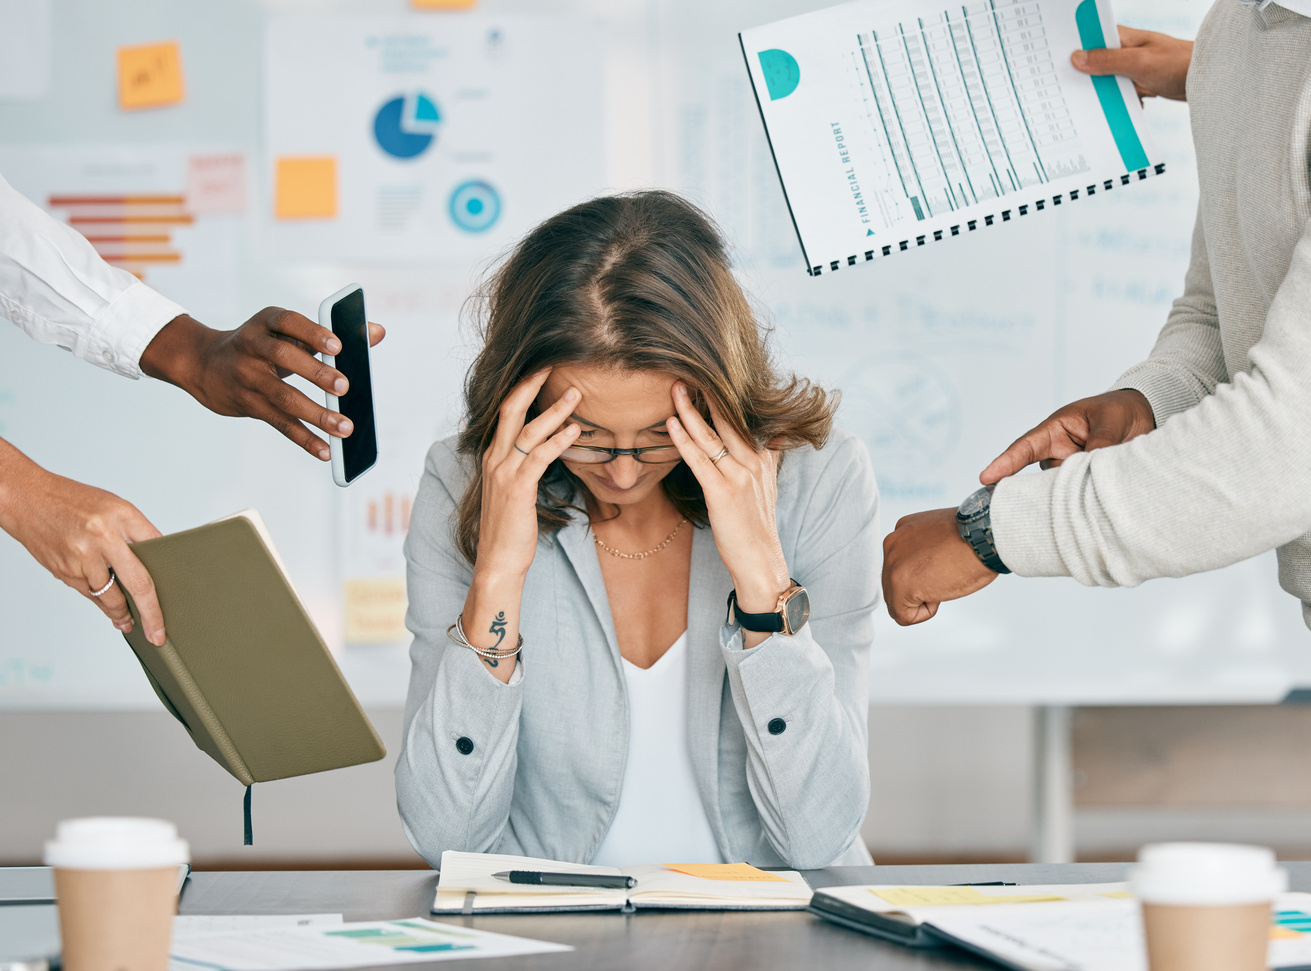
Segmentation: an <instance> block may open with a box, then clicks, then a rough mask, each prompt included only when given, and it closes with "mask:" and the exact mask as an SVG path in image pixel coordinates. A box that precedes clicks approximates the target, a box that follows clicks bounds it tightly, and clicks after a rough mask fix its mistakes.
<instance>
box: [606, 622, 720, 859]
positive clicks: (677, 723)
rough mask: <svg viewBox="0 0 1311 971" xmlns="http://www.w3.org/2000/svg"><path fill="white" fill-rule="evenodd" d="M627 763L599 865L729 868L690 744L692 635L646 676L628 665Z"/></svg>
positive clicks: (645, 671) (678, 644)
mask: <svg viewBox="0 0 1311 971" xmlns="http://www.w3.org/2000/svg"><path fill="white" fill-rule="evenodd" d="M623 665H624V681H625V683H626V684H627V686H628V714H629V727H628V762H627V764H626V765H625V766H624V787H623V790H622V791H621V792H620V795H619V808H618V810H616V811H615V818H614V821H613V822H612V823H611V824H610V830H609V832H607V833H606V834H605V839H604V840H602V841H601V848H600V849H598V850H597V851H596V856H594V857H593V858H592V863H593V865H596V866H628V865H630V864H637V863H723V862H724V858H723V857H722V856H720V854H719V847H718V845H716V843H715V834H714V831H713V830H711V828H710V820H709V819H708V818H706V810H705V807H704V806H703V805H702V804H701V793H700V791H699V790H698V789H697V785H696V775H695V774H694V773H693V771H692V753H691V749H690V748H689V747H688V744H687V742H688V739H687V632H686V631H684V632H683V634H682V636H680V637H679V638H678V640H676V641H674V644H673V646H672V647H670V648H669V650H667V651H666V652H665V653H664V655H663V656H662V657H661V658H660V660H658V661H656V663H655V664H653V665H651V666H650V667H649V668H646V669H645V670H644V669H642V668H639V667H638V666H637V665H636V664H632V663H630V662H629V661H627V660H625V661H624V662H623Z"/></svg>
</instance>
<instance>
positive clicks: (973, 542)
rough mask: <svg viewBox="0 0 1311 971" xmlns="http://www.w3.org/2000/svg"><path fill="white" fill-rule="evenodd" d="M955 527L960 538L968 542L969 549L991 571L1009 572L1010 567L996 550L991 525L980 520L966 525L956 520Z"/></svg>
mask: <svg viewBox="0 0 1311 971" xmlns="http://www.w3.org/2000/svg"><path fill="white" fill-rule="evenodd" d="M957 529H958V531H959V532H960V534H961V539H963V540H965V542H967V543H969V544H970V549H972V550H974V555H975V556H977V557H978V558H979V560H980V562H982V563H983V565H984V566H986V567H987V568H988V569H989V570H991V571H992V572H993V573H1010V572H1011V571H1010V567H1008V566H1007V565H1006V564H1005V563H1003V562H1002V559H1001V554H999V553H998V552H997V544H996V542H995V541H994V540H993V538H992V526H991V525H984V524H983V523H981V522H976V523H972V524H970V525H968V526H967V525H966V524H965V523H961V522H957Z"/></svg>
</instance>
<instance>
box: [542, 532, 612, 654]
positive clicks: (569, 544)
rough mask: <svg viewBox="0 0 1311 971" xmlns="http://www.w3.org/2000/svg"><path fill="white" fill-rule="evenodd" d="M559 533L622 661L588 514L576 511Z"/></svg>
mask: <svg viewBox="0 0 1311 971" xmlns="http://www.w3.org/2000/svg"><path fill="white" fill-rule="evenodd" d="M555 535H556V541H557V542H558V543H559V544H560V549H561V550H563V551H564V555H565V556H566V557H568V558H569V562H570V564H572V565H573V568H574V573H576V574H577V575H578V582H579V583H581V584H582V585H583V590H584V591H585V592H586V593H587V599H588V601H589V602H590V603H591V604H592V610H593V611H595V612H596V616H597V619H598V620H600V622H601V628H602V630H604V631H605V639H606V643H607V644H609V645H610V653H611V655H612V656H613V658H614V662H615V664H616V665H618V664H619V663H620V658H619V638H618V637H616V636H615V622H614V617H613V616H612V615H611V613H610V598H609V597H607V596H606V592H605V580H604V578H602V576H601V564H600V562H599V561H598V560H597V558H596V544H595V543H594V542H593V540H592V529H591V526H589V525H588V522H587V519H586V517H585V516H583V515H581V514H580V513H578V512H574V514H573V518H572V519H571V520H570V522H569V525H567V526H565V527H564V528H563V529H561V530H560V531H559V532H558V533H556V534H555Z"/></svg>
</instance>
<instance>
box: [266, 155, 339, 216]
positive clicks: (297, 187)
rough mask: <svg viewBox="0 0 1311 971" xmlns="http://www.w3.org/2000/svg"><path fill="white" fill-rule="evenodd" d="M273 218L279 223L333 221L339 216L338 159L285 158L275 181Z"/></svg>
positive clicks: (315, 156)
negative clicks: (283, 221)
mask: <svg viewBox="0 0 1311 971" xmlns="http://www.w3.org/2000/svg"><path fill="white" fill-rule="evenodd" d="M273 186H274V188H273V214H274V215H275V216H277V217H278V218H279V219H332V218H333V217H334V216H336V215H337V159H336V158H335V157H334V156H331V155H313V156H283V157H282V158H280V159H278V160H277V169H276V171H275V172H274V178H273Z"/></svg>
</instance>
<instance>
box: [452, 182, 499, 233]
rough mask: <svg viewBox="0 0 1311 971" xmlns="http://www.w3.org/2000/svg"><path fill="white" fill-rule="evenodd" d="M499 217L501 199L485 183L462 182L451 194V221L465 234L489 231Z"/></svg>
mask: <svg viewBox="0 0 1311 971" xmlns="http://www.w3.org/2000/svg"><path fill="white" fill-rule="evenodd" d="M500 215H501V197H500V195H498V194H497V192H496V190H495V189H493V188H492V187H491V186H490V185H488V184H487V183H486V182H464V183H461V184H460V185H458V186H456V187H455V191H454V192H452V193H451V221H452V222H454V223H455V225H457V226H459V227H460V228H461V229H463V230H464V231H465V232H469V233H481V232H482V231H483V230H486V229H491V228H492V226H493V225H495V223H496V220H497V219H498V218H500Z"/></svg>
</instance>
